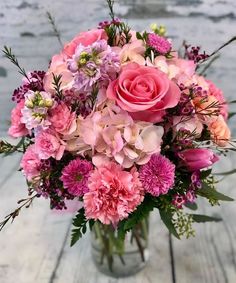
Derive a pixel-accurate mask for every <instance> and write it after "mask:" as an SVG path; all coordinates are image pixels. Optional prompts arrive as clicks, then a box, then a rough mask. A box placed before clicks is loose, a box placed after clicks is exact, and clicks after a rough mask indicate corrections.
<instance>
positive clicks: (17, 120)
mask: <svg viewBox="0 0 236 283" xmlns="http://www.w3.org/2000/svg"><path fill="white" fill-rule="evenodd" d="M24 106H25V101H24V100H21V101H20V102H19V103H18V104H17V105H16V107H15V108H14V109H13V110H12V111H11V127H10V128H9V130H8V134H9V135H10V136H11V137H13V138H19V137H23V136H26V135H28V134H29V131H28V129H26V127H25V124H24V123H22V122H21V118H22V113H21V110H22V109H23V108H24Z"/></svg>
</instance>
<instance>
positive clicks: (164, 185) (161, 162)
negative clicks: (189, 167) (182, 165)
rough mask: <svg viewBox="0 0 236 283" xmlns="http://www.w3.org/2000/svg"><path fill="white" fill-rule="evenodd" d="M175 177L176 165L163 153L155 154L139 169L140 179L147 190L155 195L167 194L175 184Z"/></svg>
mask: <svg viewBox="0 0 236 283" xmlns="http://www.w3.org/2000/svg"><path fill="white" fill-rule="evenodd" d="M174 178H175V165H174V164H173V163H171V162H170V160H169V159H168V158H166V157H164V156H163V155H161V154H153V155H152V157H151V159H150V160H149V162H148V163H146V164H145V165H143V166H141V168H140V171H139V179H140V180H141V182H142V184H143V187H144V189H145V191H146V192H148V193H150V194H151V195H153V196H159V195H164V194H167V193H168V191H169V189H170V188H171V187H172V186H173V185H174Z"/></svg>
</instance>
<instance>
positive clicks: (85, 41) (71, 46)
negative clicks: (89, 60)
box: [62, 29, 108, 57]
mask: <svg viewBox="0 0 236 283" xmlns="http://www.w3.org/2000/svg"><path fill="white" fill-rule="evenodd" d="M101 39H105V40H107V39H108V38H107V34H106V32H105V30H103V29H92V30H89V31H86V32H81V33H79V34H78V35H77V36H76V37H74V39H73V40H72V41H71V42H69V43H67V44H66V45H65V46H64V49H63V51H62V52H63V54H65V55H67V56H68V57H72V55H74V53H75V49H76V47H77V46H78V45H79V44H82V45H83V46H88V45H91V44H92V43H94V42H96V41H98V40H101Z"/></svg>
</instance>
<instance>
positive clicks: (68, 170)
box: [60, 158, 93, 196]
mask: <svg viewBox="0 0 236 283" xmlns="http://www.w3.org/2000/svg"><path fill="white" fill-rule="evenodd" d="M92 170H93V165H92V164H91V162H89V161H87V160H83V159H80V158H77V159H75V160H72V161H71V162H70V163H69V164H68V165H67V166H65V167H64V168H63V170H62V176H61V177H60V180H61V181H62V182H63V185H64V187H65V188H66V189H67V190H68V191H69V193H70V194H72V195H73V196H83V195H84V194H85V193H86V192H87V191H88V178H89V176H90V174H91V171H92Z"/></svg>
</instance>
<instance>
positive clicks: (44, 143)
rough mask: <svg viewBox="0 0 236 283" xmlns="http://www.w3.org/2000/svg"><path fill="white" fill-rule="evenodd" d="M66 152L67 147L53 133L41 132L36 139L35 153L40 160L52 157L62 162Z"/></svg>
mask: <svg viewBox="0 0 236 283" xmlns="http://www.w3.org/2000/svg"><path fill="white" fill-rule="evenodd" d="M64 150H65V145H64V144H63V142H62V141H61V140H60V139H59V137H58V136H57V135H56V134H54V133H53V132H51V131H49V130H47V131H41V132H40V133H39V134H38V135H37V136H36V137H35V151H36V153H37V154H38V155H39V158H40V159H48V158H50V157H53V158H55V159H56V160H60V159H61V158H62V155H63V153H64Z"/></svg>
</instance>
